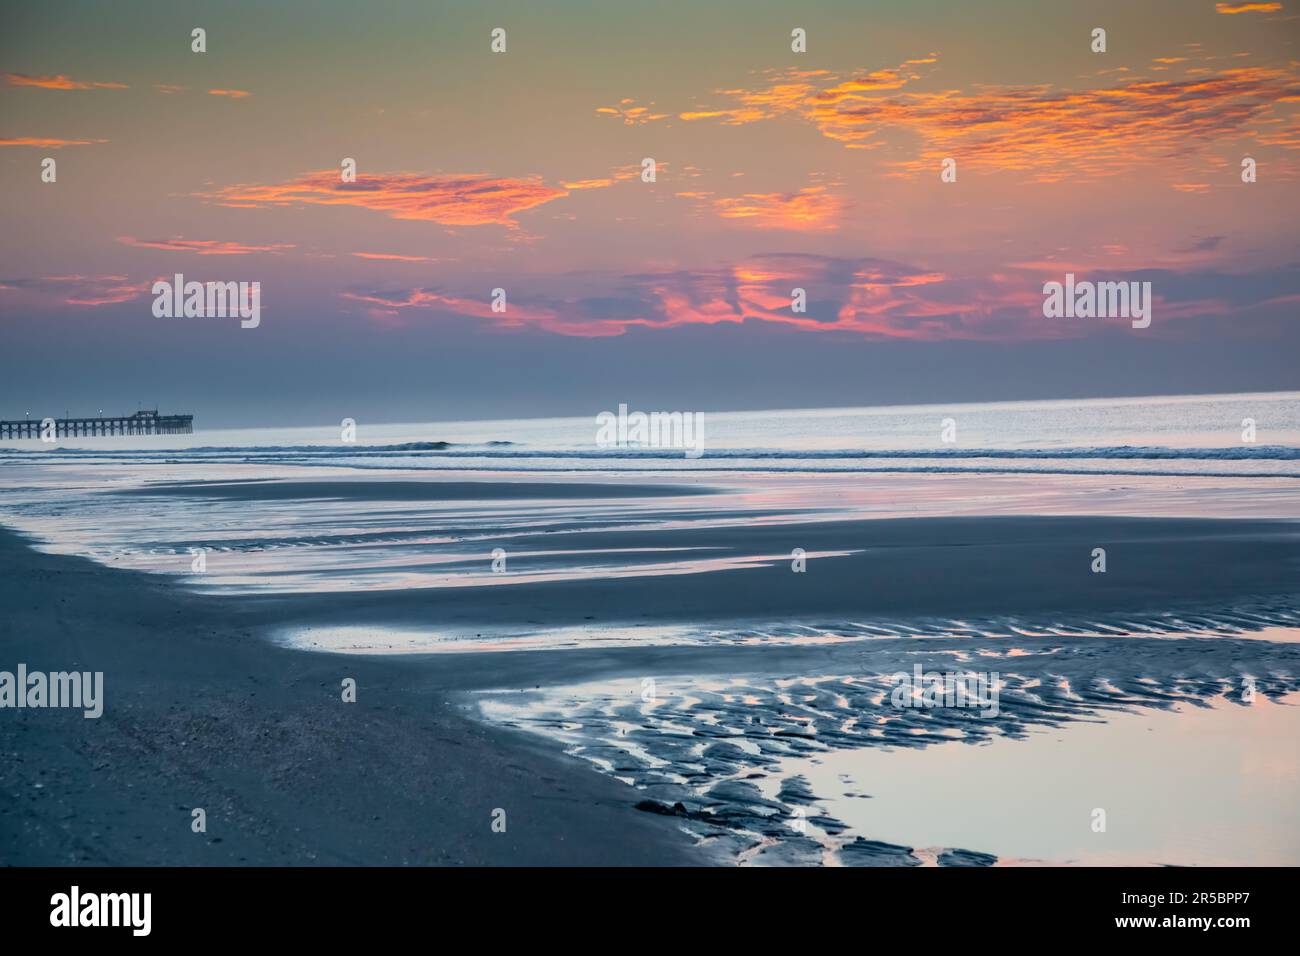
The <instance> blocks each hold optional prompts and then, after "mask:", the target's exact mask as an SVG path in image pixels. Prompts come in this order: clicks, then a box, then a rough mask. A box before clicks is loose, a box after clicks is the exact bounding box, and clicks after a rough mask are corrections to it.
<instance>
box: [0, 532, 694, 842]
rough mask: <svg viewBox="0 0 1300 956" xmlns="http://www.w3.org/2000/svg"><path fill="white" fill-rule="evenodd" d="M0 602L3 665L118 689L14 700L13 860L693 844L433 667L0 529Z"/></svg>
mask: <svg viewBox="0 0 1300 956" xmlns="http://www.w3.org/2000/svg"><path fill="white" fill-rule="evenodd" d="M0 607H3V608H4V612H3V617H2V618H0V670H9V671H13V670H14V668H15V667H16V666H17V664H18V663H19V662H23V663H25V664H27V665H28V668H29V669H31V670H45V671H54V670H70V669H77V670H91V671H96V670H100V671H103V672H104V674H105V677H104V683H105V690H104V696H105V698H106V703H105V710H104V716H103V717H101V718H100V719H98V720H87V719H85V718H83V717H82V715H81V712H80V711H57V710H11V709H5V710H0V864H6V865H36V864H45V865H50V864H53V865H61V864H77V865H87V864H113V865H119V864H121V865H129V864H146V865H151V864H173V865H188V864H204V865H226V864H265V865H290V864H317V865H332V864H355V863H362V864H392V865H400V864H407V863H409V864H494V865H502V864H521V865H527V864H555V865H564V864H644V865H656V864H664V865H669V864H682V863H687V862H699V861H700V857H699V855H698V854H694V853H692V852H691V849H690V840H689V838H687V837H686V836H685V835H684V834H682V833H681V832H679V831H678V830H677V828H676V827H675V826H674V825H673V823H672V822H671V821H668V820H666V819H663V818H657V817H653V816H651V815H648V814H643V813H637V812H634V811H633V810H632V807H633V805H634V803H635V801H636V796H635V793H634V792H633V791H632V790H631V789H630V788H628V787H626V786H624V785H623V784H620V783H618V782H616V781H614V780H612V779H609V778H607V777H603V776H600V775H598V774H596V773H593V772H591V770H590V769H589V768H588V767H587V766H586V765H585V764H581V763H579V762H578V761H577V760H574V759H571V758H568V757H565V756H563V755H562V754H559V753H556V752H554V751H553V750H550V749H547V748H545V747H544V746H543V745H542V743H541V742H540V741H537V740H536V739H535V738H533V737H530V736H526V735H523V734H509V733H505V732H502V731H499V730H496V729H493V728H491V727H488V726H486V725H484V724H482V723H479V722H475V721H471V720H469V719H467V718H466V717H464V716H462V715H461V713H460V712H459V711H458V710H457V709H456V708H453V707H450V706H447V705H446V704H445V703H444V695H443V694H442V693H441V692H440V690H439V683H440V682H439V680H438V673H437V670H436V669H435V668H430V667H418V668H412V667H411V666H409V662H407V661H394V660H384V659H361V658H355V657H354V658H340V657H337V656H326V655H317V654H307V653H302V652H298V651H290V650H285V649H282V648H278V647H275V646H272V645H271V644H269V643H267V642H266V641H264V640H261V639H259V638H258V637H256V636H254V635H253V634H251V633H250V632H248V631H247V630H244V629H241V628H238V627H234V626H232V625H231V623H230V622H229V619H228V616H227V615H226V613H225V612H226V610H227V605H225V604H223V603H222V602H221V601H220V600H216V599H212V598H207V597H204V596H197V595H191V594H187V593H184V592H182V591H180V590H179V589H177V588H174V587H172V586H169V585H168V584H167V583H166V582H165V581H162V580H160V579H158V578H156V577H150V576H147V575H143V574H136V573H131V572H123V571H118V570H114V569H108V568H103V567H100V566H98V565H95V564H92V563H91V562H89V561H86V560H82V559H79V558H68V557H59V556H52V555H46V554H41V553H38V552H35V551H32V550H30V549H29V548H28V547H27V546H26V545H25V543H24V542H23V541H22V540H21V539H20V538H19V537H18V536H16V535H15V534H13V533H12V532H10V531H7V530H3V529H0ZM344 676H352V677H355V678H356V680H357V683H358V685H359V693H358V701H357V703H355V704H343V703H342V702H341V701H340V689H339V683H340V680H341V679H342V678H343V677H344ZM194 807H204V808H205V809H206V810H207V815H208V832H207V834H206V835H203V834H195V833H192V832H191V830H190V820H191V817H190V811H191V809H192V808H194ZM496 807H501V808H504V809H505V810H506V814H507V816H506V820H507V831H506V833H504V834H497V833H493V832H492V830H491V827H490V815H491V813H492V811H493V809H494V808H496Z"/></svg>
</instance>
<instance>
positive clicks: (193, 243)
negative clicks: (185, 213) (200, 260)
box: [117, 236, 297, 256]
mask: <svg viewBox="0 0 1300 956" xmlns="http://www.w3.org/2000/svg"><path fill="white" fill-rule="evenodd" d="M117 241H118V242H120V243H122V244H123V245H127V246H135V247H137V248H139V249H162V250H165V251H167V252H192V253H195V254H197V255H200V256H246V255H249V254H251V253H254V252H279V251H281V250H282V249H296V248H297V246H295V245H293V244H292V243H290V244H284V243H276V244H274V245H269V246H250V245H247V244H245V243H242V242H222V241H220V240H217V239H182V238H180V237H177V238H175V239H136V238H134V237H133V236H118V237H117Z"/></svg>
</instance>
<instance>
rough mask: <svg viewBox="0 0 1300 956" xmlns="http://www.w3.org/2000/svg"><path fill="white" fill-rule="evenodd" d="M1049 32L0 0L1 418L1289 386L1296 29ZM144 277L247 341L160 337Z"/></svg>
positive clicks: (798, 18)
mask: <svg viewBox="0 0 1300 956" xmlns="http://www.w3.org/2000/svg"><path fill="white" fill-rule="evenodd" d="M1068 6H1069V9H1068V10H1067V9H1065V7H1066V5H1064V4H1061V5H1058V4H1044V3H1042V2H1030V0H1025V2H981V3H974V2H924V0H910V2H896V3H894V2H890V3H884V2H881V3H873V2H864V0H851V2H849V0H846V2H819V0H811V2H802V3H798V4H794V3H775V2H746V3H739V2H736V3H707V4H702V3H699V2H691V3H671V2H670V3H664V2H655V3H646V4H634V3H632V2H630V0H627V2H610V0H601V2H570V0H555V2H551V3H545V4H543V3H538V2H536V0H532V2H521V3H504V2H501V3H498V2H485V3H465V2H452V3H434V2H410V3H384V2H370V3H295V2H277V3H274V4H268V3H246V4H243V3H222V4H194V5H189V4H186V3H115V4H108V3H65V2H58V0H51V2H44V3H41V4H28V5H23V6H17V5H13V4H6V5H5V7H4V9H3V12H0V173H2V174H3V175H0V208H3V223H4V229H3V233H2V235H0V326H2V328H3V332H2V333H0V334H2V335H3V339H2V341H3V349H0V355H2V357H0V418H13V417H19V418H21V417H22V416H23V414H24V412H26V411H29V410H31V411H32V412H33V414H35V413H36V410H37V408H40V409H42V410H43V409H45V408H47V407H57V410H58V413H59V414H61V413H62V411H63V409H64V408H65V407H66V408H68V409H69V410H71V411H72V412H73V413H74V414H76V413H77V412H89V413H93V412H94V411H96V410H97V409H99V408H104V409H105V410H106V411H108V410H110V409H112V410H115V411H129V410H133V409H134V408H135V406H136V404H137V403H138V402H143V403H144V404H145V405H146V406H152V405H154V404H155V403H158V404H160V405H161V406H162V407H163V409H164V410H176V411H186V412H193V413H194V414H196V415H197V416H198V424H199V425H201V426H202V425H205V424H206V425H211V426H216V425H237V424H246V425H259V424H276V423H283V424H291V423H292V424H306V423H311V422H316V421H319V422H322V423H324V422H333V421H337V420H338V419H339V418H340V416H342V415H351V416H352V417H355V418H357V419H359V420H361V419H368V420H372V421H376V420H390V421H400V420H406V421H411V420H424V419H455V418H474V417H496V416H509V417H523V416H529V415H543V414H581V415H586V414H594V413H595V412H596V411H599V410H600V409H604V408H611V407H615V406H616V405H617V404H618V403H619V402H629V403H631V404H632V405H633V406H634V407H636V406H640V407H652V406H653V407H661V408H673V409H701V410H706V409H707V410H719V409H730V408H780V407H792V406H813V405H863V404H879V403H919V402H952V401H975V400H992V399H1006V398H1058V397H1059V398H1065V397H1077V396H1091V395H1135V394H1153V393H1169V392H1179V393H1181V392H1199V391H1246V390H1257V389H1258V390H1262V389H1281V388H1297V387H1300V373H1298V372H1297V361H1296V356H1297V354H1300V324H1298V323H1297V321H1296V314H1297V308H1298V307H1300V243H1298V242H1297V237H1298V235H1300V233H1298V230H1297V225H1296V223H1297V221H1300V202H1298V201H1297V197H1298V196H1300V192H1298V187H1300V44H1297V40H1300V3H1298V2H1297V0H1283V2H1281V3H1216V2H1214V0H1208V2H1205V0H1146V2H1143V3H1140V4H1136V3H1132V2H1115V3H1072V4H1069V5H1068ZM195 27H203V28H204V29H205V30H206V31H207V52H206V53H194V52H192V51H191V30H192V29H193V28H195ZM495 27H501V28H503V29H504V30H505V31H506V35H507V50H506V52H505V53H503V54H494V53H492V52H491V50H490V48H489V44H490V40H491V38H490V33H491V31H492V29H493V28H495ZM796 27H800V28H803V29H804V30H806V31H807V44H808V50H807V52H806V53H802V54H800V53H794V52H792V51H791V30H792V29H794V28H796ZM1094 27H1103V28H1105V30H1106V41H1107V52H1105V53H1093V52H1091V50H1090V44H1091V36H1090V34H1091V31H1092V29H1093V28H1094ZM45 157H52V158H54V159H55V160H56V162H57V182H55V183H44V182H42V181H41V162H42V160H43V159H44V158H45ZM345 157H351V158H354V159H355V160H356V162H357V173H358V174H357V181H356V182H355V183H343V182H342V181H341V177H340V163H341V162H342V161H343V159H344V158H345ZM646 157H652V158H654V160H655V161H656V164H657V167H658V168H657V181H656V182H654V183H645V182H642V180H641V176H640V170H641V162H642V160H643V159H644V158H646ZM949 157H951V158H953V159H955V160H956V162H957V181H956V182H955V183H944V182H942V181H941V180H940V164H941V162H942V161H943V160H944V159H945V158H949ZM1243 157H1251V158H1253V159H1255V160H1256V162H1257V170H1258V181H1257V182H1254V183H1249V184H1248V183H1243V182H1242V180H1241V160H1242V158H1243ZM178 272H179V273H183V274H184V275H185V277H186V279H190V280H199V281H207V280H214V281H230V280H234V281H259V282H260V283H261V286H262V296H261V298H262V321H261V325H260V327H258V328H257V329H241V328H240V326H239V322H238V321H237V320H231V319H217V318H209V319H200V318H189V319H184V318H179V319H160V318H155V317H154V315H153V313H152V310H151V307H152V302H153V296H152V295H151V294H150V287H151V285H152V283H153V281H154V280H155V279H158V278H160V277H165V278H168V279H170V278H171V276H172V275H173V274H174V273H178ZM1066 272H1074V273H1075V274H1076V275H1077V276H1079V277H1080V278H1089V279H1094V280H1098V281H1109V280H1142V281H1150V282H1151V283H1152V289H1153V294H1154V299H1155V304H1154V309H1153V321H1152V324H1151V327H1150V328H1148V329H1145V330H1140V331H1139V330H1135V329H1132V328H1131V327H1130V325H1129V323H1128V321H1127V320H1124V319H1118V320H1102V319H1047V318H1044V317H1043V314H1042V308H1041V307H1042V302H1043V295H1042V286H1043V283H1044V282H1046V281H1060V280H1062V279H1063V278H1064V275H1065V273H1066ZM498 287H500V288H504V289H505V290H506V293H507V298H508V310H507V312H506V313H505V314H504V315H503V314H496V313H493V312H492V310H491V307H490V299H491V293H492V290H493V289H494V288H498ZM794 287H802V288H805V289H807V293H808V300H809V308H808V311H807V313H806V314H802V315H800V314H794V313H792V311H791V309H790V293H791V289H793V288H794Z"/></svg>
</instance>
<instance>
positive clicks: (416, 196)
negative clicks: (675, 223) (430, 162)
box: [207, 169, 569, 227]
mask: <svg viewBox="0 0 1300 956" xmlns="http://www.w3.org/2000/svg"><path fill="white" fill-rule="evenodd" d="M567 195H569V193H568V191H567V190H565V189H557V188H556V187H554V186H548V185H546V184H545V183H543V182H542V181H541V180H540V179H538V178H529V179H494V178H491V177H488V176H481V175H473V174H467V175H445V176H441V175H435V176H422V175H420V174H418V173H368V174H366V173H358V174H357V178H356V182H351V183H345V182H343V181H342V180H341V179H340V177H339V171H338V170H337V169H329V170H323V171H321V172H314V173H308V174H307V175H305V176H301V177H299V178H298V179H294V180H290V181H289V182H286V183H278V184H274V185H267V186H258V185H251V186H250V185H239V186H231V187H229V188H227V189H224V190H222V191H220V192H219V193H216V194H214V195H211V196H209V197H207V198H213V199H216V200H217V201H218V202H219V203H220V204H221V205H223V206H235V207H245V208H259V207H275V206H295V205H319V206H358V207H360V208H362V209H371V210H375V211H377V212H385V213H387V214H388V215H389V216H391V217H392V218H394V219H416V220H422V221H424V222H436V223H439V224H441V225H444V226H482V225H492V224H495V225H504V226H511V227H514V226H517V223H516V222H515V220H514V216H516V215H518V214H519V213H521V212H524V211H526V210H528V209H532V208H534V207H536V206H541V205H544V204H545V203H548V202H551V201H553V200H555V199H560V198H562V197H564V196H567Z"/></svg>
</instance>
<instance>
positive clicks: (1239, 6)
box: [1214, 3, 1282, 13]
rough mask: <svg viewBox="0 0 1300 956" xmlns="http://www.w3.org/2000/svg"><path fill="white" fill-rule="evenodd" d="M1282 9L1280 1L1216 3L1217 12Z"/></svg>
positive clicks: (1271, 11)
mask: <svg viewBox="0 0 1300 956" xmlns="http://www.w3.org/2000/svg"><path fill="white" fill-rule="evenodd" d="M1281 9H1282V4H1280V3H1216V4H1215V5H1214V10H1215V12H1216V13H1276V12H1277V11H1278V10H1281Z"/></svg>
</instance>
